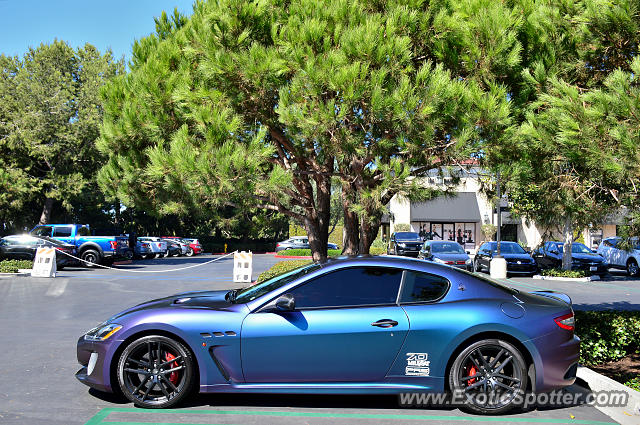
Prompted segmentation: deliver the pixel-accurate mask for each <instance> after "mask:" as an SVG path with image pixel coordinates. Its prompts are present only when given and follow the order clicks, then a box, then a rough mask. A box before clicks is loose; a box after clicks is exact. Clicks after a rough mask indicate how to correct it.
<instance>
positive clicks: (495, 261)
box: [489, 257, 507, 279]
mask: <svg viewBox="0 0 640 425" xmlns="http://www.w3.org/2000/svg"><path fill="white" fill-rule="evenodd" d="M489 271H490V274H491V277H492V278H493V279H506V278H507V260H505V259H504V258H502V257H500V258H492V259H491V264H490V266H489Z"/></svg>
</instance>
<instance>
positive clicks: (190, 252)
mask: <svg viewBox="0 0 640 425" xmlns="http://www.w3.org/2000/svg"><path fill="white" fill-rule="evenodd" d="M187 257H193V248H189V249H188V250H187Z"/></svg>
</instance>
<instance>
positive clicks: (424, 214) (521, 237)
mask: <svg viewBox="0 0 640 425" xmlns="http://www.w3.org/2000/svg"><path fill="white" fill-rule="evenodd" d="M480 173H481V170H479V169H471V170H469V171H467V172H464V173H463V174H462V176H461V177H460V180H459V183H458V184H456V185H453V186H452V181H453V180H452V179H451V177H441V176H437V173H435V172H434V174H433V175H432V176H430V177H423V178H421V180H422V182H423V184H424V185H425V186H427V187H440V188H444V187H445V186H450V187H452V189H453V190H452V192H453V193H455V195H454V196H451V197H439V198H436V199H433V200H431V201H427V202H411V201H409V200H408V199H406V198H402V197H399V196H395V197H393V198H392V199H391V202H390V203H389V212H390V214H389V215H388V217H387V216H385V218H384V219H383V224H382V231H383V233H384V234H386V235H387V237H388V236H389V235H390V234H391V233H392V232H393V231H394V227H395V225H396V224H400V223H402V224H409V225H410V227H411V231H414V232H418V233H420V234H421V235H422V236H423V237H425V238H431V239H438V240H455V241H457V242H458V243H460V244H461V245H462V246H463V247H464V248H465V249H466V250H467V251H472V252H475V250H476V249H477V248H478V247H479V246H480V244H481V243H482V242H483V241H484V234H483V233H482V230H481V226H482V225H483V224H486V223H491V224H494V225H496V224H497V222H498V215H497V211H496V209H495V208H494V207H493V206H492V204H491V202H490V201H489V199H488V198H487V197H486V196H485V195H484V193H482V191H481V187H480V186H481V180H482V177H481V174H480ZM485 178H486V177H485ZM500 209H501V213H502V228H501V234H502V240H508V241H514V242H521V243H524V244H525V245H527V246H528V247H530V248H535V247H536V246H538V245H539V244H540V243H541V242H543V240H542V237H543V233H544V232H543V230H542V229H538V228H537V227H536V226H535V224H534V223H527V222H526V221H525V220H524V219H516V218H514V217H512V216H511V214H510V213H509V206H508V202H507V200H506V199H503V200H502V202H501V208H500ZM618 221H620V220H619V218H618V219H612V220H611V222H609V223H604V224H603V225H602V226H600V228H597V229H585V230H584V231H583V234H582V239H583V241H584V243H585V245H587V246H589V247H591V248H594V247H596V246H597V245H598V244H599V243H600V241H601V240H602V239H603V238H607V237H610V236H615V235H616V224H620V223H617V222H618ZM554 236H555V239H556V240H561V235H554Z"/></svg>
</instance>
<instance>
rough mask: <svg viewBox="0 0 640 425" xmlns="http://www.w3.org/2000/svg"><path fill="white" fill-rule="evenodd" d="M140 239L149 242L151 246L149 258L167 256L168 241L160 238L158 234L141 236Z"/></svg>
mask: <svg viewBox="0 0 640 425" xmlns="http://www.w3.org/2000/svg"><path fill="white" fill-rule="evenodd" d="M138 240H139V241H143V242H147V243H148V244H149V247H150V248H151V253H150V254H149V255H148V256H147V258H151V257H155V258H160V257H166V256H167V242H165V241H164V240H162V239H160V238H159V237H157V236H139V237H138Z"/></svg>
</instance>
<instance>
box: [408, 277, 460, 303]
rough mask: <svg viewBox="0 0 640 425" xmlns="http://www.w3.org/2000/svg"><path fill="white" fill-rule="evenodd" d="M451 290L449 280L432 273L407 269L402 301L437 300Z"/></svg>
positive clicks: (420, 301)
mask: <svg viewBox="0 0 640 425" xmlns="http://www.w3.org/2000/svg"><path fill="white" fill-rule="evenodd" d="M448 290H449V281H448V280H447V279H445V278H444V277H442V276H436V275H433V274H430V273H422V272H414V271H407V272H406V273H405V277H404V282H403V284H402V295H401V296H400V303H402V304H406V303H423V302H433V301H437V300H439V299H440V298H442V297H443V296H444V294H446V293H447V291H448Z"/></svg>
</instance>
